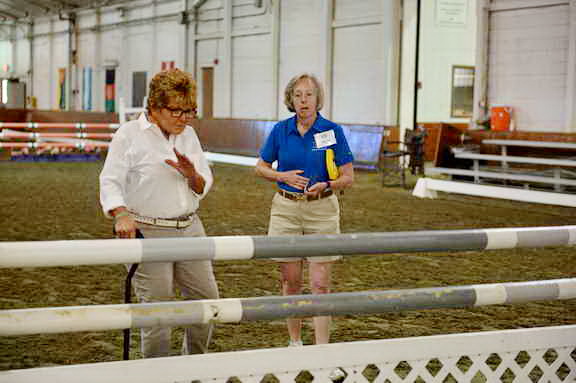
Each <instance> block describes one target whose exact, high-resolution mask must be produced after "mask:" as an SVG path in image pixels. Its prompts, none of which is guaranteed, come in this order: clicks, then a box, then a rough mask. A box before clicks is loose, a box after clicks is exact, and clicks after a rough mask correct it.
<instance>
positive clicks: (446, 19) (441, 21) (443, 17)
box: [436, 0, 468, 26]
mask: <svg viewBox="0 0 576 383" xmlns="http://www.w3.org/2000/svg"><path fill="white" fill-rule="evenodd" d="M467 14H468V0H436V24H437V25H452V26H463V25H466V19H467Z"/></svg>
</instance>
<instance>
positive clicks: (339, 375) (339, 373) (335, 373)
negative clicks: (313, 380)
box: [328, 367, 346, 383]
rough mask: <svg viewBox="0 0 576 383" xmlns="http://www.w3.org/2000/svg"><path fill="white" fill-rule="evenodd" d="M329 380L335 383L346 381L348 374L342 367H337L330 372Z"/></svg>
mask: <svg viewBox="0 0 576 383" xmlns="http://www.w3.org/2000/svg"><path fill="white" fill-rule="evenodd" d="M328 378H330V380H331V381H333V382H338V383H339V382H342V381H344V379H345V378H346V373H345V372H344V371H343V370H342V369H341V368H340V367H336V368H335V369H333V370H332V371H331V372H330V374H329V375H328Z"/></svg>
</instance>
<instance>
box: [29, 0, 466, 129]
mask: <svg viewBox="0 0 576 383" xmlns="http://www.w3.org/2000/svg"><path fill="white" fill-rule="evenodd" d="M414 1H415V0H406V1H404V2H401V1H400V0H363V1H357V0H289V1H279V0H262V2H261V3H262V7H260V8H257V7H255V6H254V2H253V1H249V0H230V1H224V0H208V1H206V2H205V3H204V4H203V5H202V7H201V8H200V9H199V10H198V14H197V18H196V17H195V15H194V12H192V10H190V17H189V19H190V20H191V23H190V25H189V27H188V35H185V34H184V33H185V31H186V28H185V27H183V26H182V25H180V24H179V19H180V18H179V12H180V11H181V10H182V9H181V6H182V2H181V1H177V0H174V1H168V0H165V1H156V2H155V4H156V5H153V4H152V2H151V1H150V0H136V1H133V2H129V3H126V5H125V6H124V7H123V8H124V10H123V11H121V10H119V9H118V7H114V8H102V9H100V15H99V16H98V15H97V14H96V11H92V10H91V11H83V12H82V13H79V15H78V27H79V29H80V35H79V43H80V47H79V50H78V53H79V57H78V68H77V73H78V75H77V78H78V80H77V86H78V90H79V92H78V95H77V97H76V99H75V101H76V106H77V107H78V108H80V107H81V105H82V103H81V95H82V89H81V83H82V81H81V73H82V68H83V67H86V66H90V67H92V68H93V88H92V95H93V97H92V99H93V101H92V104H93V108H94V110H99V111H102V110H104V72H105V69H106V68H107V67H109V66H110V65H113V64H114V63H115V62H117V63H118V64H119V65H118V67H117V68H116V70H117V74H116V94H117V102H118V99H119V98H120V97H122V98H124V100H125V101H126V102H127V103H128V104H130V103H131V101H132V73H133V72H134V71H146V72H147V73H148V79H150V78H151V77H152V75H153V74H154V73H155V72H156V71H158V70H159V69H160V64H161V62H162V61H175V62H176V64H177V66H180V67H182V66H183V65H184V62H183V61H184V54H185V52H183V50H184V49H183V47H184V43H185V41H188V46H187V48H188V68H185V69H188V70H190V71H192V72H193V73H195V76H196V79H197V81H198V89H199V91H200V92H201V90H202V85H203V84H202V79H201V73H202V68H203V67H212V68H214V107H213V110H214V116H215V117H222V118H247V119H271V120H275V119H281V118H286V117H288V116H289V115H290V113H289V112H288V111H287V110H286V108H285V107H284V105H283V92H284V88H285V86H286V84H287V82H288V81H289V79H290V78H291V77H292V76H294V75H296V74H299V73H302V72H311V73H314V74H316V75H317V76H318V77H319V79H320V80H321V81H322V82H324V83H325V85H326V89H325V90H326V95H327V99H326V107H325V109H324V110H323V114H324V115H325V116H326V117H328V118H331V119H333V120H335V121H338V122H344V123H370V124H396V123H397V122H398V116H397V111H398V110H399V108H398V97H399V96H400V97H402V100H404V101H403V110H404V113H403V115H405V116H407V115H409V114H410V113H411V108H410V102H411V97H410V92H411V90H410V86H409V85H408V86H407V84H409V81H410V80H409V79H410V78H411V77H413V74H410V73H411V63H410V60H405V59H406V57H403V58H402V68H401V69H402V79H403V80H402V85H401V86H400V85H399V78H400V67H399V61H400V59H399V52H400V47H399V42H400V30H399V28H400V13H401V4H402V3H404V4H405V7H406V8H410V7H411V5H410V4H411V3H413V2H414ZM470 1H473V0H470ZM189 3H190V4H192V3H193V2H189ZM422 3H423V4H425V5H426V4H427V6H424V12H423V21H422V23H423V26H424V27H425V28H432V31H431V32H426V33H423V34H422V35H421V36H422V38H423V40H422V46H423V47H426V46H427V44H431V46H432V47H433V48H423V51H422V61H421V63H422V65H421V68H422V67H423V66H426V69H423V72H422V73H421V77H422V81H423V83H424V84H425V86H424V89H423V90H422V92H421V102H420V108H421V109H422V110H421V118H424V119H427V120H435V121H447V120H449V118H448V116H449V105H450V93H449V88H450V81H449V80H450V78H449V77H450V69H449V68H451V66H450V65H451V63H459V64H460V63H464V64H470V61H469V60H468V59H469V58H468V50H473V43H470V44H468V42H466V43H463V42H462V41H461V40H462V38H463V36H462V32H463V31H465V32H466V37H465V39H466V41H468V40H470V39H472V40H473V38H474V34H473V33H470V34H469V35H468V34H467V33H468V30H469V29H470V30H471V29H473V22H469V20H468V22H467V25H466V28H464V29H463V28H444V27H442V28H441V27H439V26H437V25H435V24H434V23H433V9H430V8H433V6H431V5H430V4H433V3H434V1H433V0H426V1H422ZM275 7H277V8H275ZM276 10H278V12H276ZM468 11H469V14H468V18H469V19H471V18H473V14H474V9H473V7H468ZM404 16H405V19H404V25H405V27H406V25H408V27H409V26H410V25H413V18H412V16H410V15H409V14H408V13H406V12H405V14H404ZM142 19H144V20H145V21H144V22H138V20H142ZM411 23H412V24H411ZM66 28H67V23H66V22H63V21H57V18H53V19H49V18H44V19H38V20H37V21H36V22H35V26H34V34H35V38H34V65H33V71H34V92H35V95H36V96H37V97H38V101H39V107H40V108H45V109H50V108H56V107H57V105H56V101H57V100H56V94H57V85H58V83H57V76H58V73H57V69H58V68H59V67H67V65H68V52H67V44H68V41H67V35H66V33H65V31H66ZM51 31H52V32H53V33H56V34H50V32H51ZM404 32H407V33H406V35H405V36H404V43H405V45H404V46H403V47H402V51H403V52H404V51H406V52H407V51H409V50H410V49H411V48H413V41H410V39H411V38H412V37H413V36H411V35H410V33H409V31H408V29H406V30H405V31H404ZM456 36H458V37H456ZM276 38H277V40H276ZM440 40H441V41H442V42H443V43H442V44H443V47H439V46H438V45H439V43H437V41H440ZM24 43H25V40H22V41H19V44H24ZM410 44H412V46H411V45H410ZM458 44H460V45H458ZM445 45H449V47H447V46H445ZM22 46H23V45H22ZM462 46H464V47H465V48H466V53H465V54H458V55H457V54H456V53H455V51H456V50H457V49H460V48H461V47H462ZM22 51H23V52H24V51H25V49H22ZM404 54H405V55H406V53H404ZM464 56H465V57H466V58H467V60H468V61H467V60H464V59H463V58H461V57H464ZM19 61H21V63H20V64H21V65H22V66H24V65H27V64H26V63H25V60H19ZM430 63H431V64H430ZM429 67H431V68H429ZM443 68H448V69H446V70H444V69H443ZM26 71H27V69H26V68H25V70H23V73H26ZM437 87H440V90H436V91H434V92H429V90H431V89H432V88H437ZM428 92H429V93H428ZM201 100H202V98H201V94H200V95H199V103H201ZM440 103H441V104H440ZM429 104H431V105H429ZM199 106H200V107H199V110H202V105H199ZM406 111H407V112H406ZM403 121H406V119H404V120H403Z"/></svg>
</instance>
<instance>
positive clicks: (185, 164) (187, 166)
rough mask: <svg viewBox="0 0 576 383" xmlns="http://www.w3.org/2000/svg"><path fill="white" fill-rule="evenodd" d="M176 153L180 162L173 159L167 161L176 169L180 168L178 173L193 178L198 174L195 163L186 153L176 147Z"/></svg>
mask: <svg viewBox="0 0 576 383" xmlns="http://www.w3.org/2000/svg"><path fill="white" fill-rule="evenodd" d="M174 153H175V154H176V159H178V162H175V161H173V160H165V162H166V163H167V164H168V165H170V166H172V167H173V168H174V169H176V170H178V173H180V174H182V175H183V176H184V177H185V178H193V177H194V176H195V175H196V168H195V167H194V164H193V163H192V161H190V159H189V158H188V157H186V155H185V154H182V153H180V152H179V151H178V150H176V148H174Z"/></svg>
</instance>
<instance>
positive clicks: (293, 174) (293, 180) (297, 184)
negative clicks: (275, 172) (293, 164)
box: [279, 170, 310, 190]
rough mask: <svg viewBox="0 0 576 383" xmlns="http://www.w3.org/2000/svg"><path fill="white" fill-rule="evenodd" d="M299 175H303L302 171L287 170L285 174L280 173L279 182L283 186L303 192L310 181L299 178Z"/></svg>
mask: <svg viewBox="0 0 576 383" xmlns="http://www.w3.org/2000/svg"><path fill="white" fill-rule="evenodd" d="M301 173H304V170H289V171H286V172H280V177H279V181H280V182H284V183H285V184H287V185H290V186H292V187H293V188H295V189H299V190H304V189H305V188H306V186H307V185H308V182H309V181H310V179H309V178H306V177H303V176H301V175H300V174H301Z"/></svg>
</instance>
